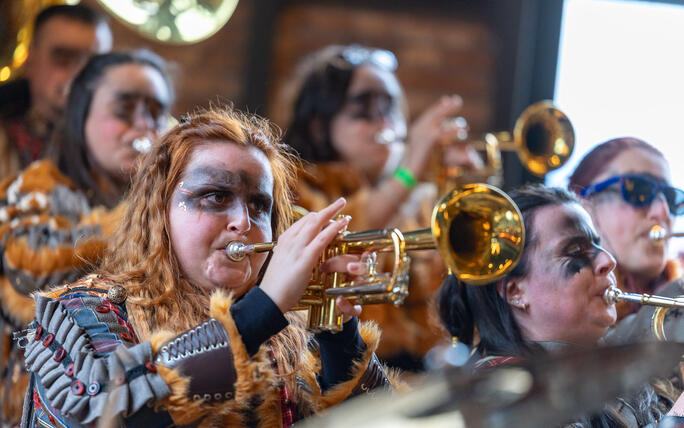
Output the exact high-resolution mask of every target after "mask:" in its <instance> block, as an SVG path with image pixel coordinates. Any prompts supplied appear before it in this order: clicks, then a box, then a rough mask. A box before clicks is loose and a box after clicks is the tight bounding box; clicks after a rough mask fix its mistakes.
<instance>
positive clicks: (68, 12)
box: [33, 4, 107, 36]
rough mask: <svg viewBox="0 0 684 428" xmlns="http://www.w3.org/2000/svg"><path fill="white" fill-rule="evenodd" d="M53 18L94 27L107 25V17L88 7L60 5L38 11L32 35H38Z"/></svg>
mask: <svg viewBox="0 0 684 428" xmlns="http://www.w3.org/2000/svg"><path fill="white" fill-rule="evenodd" d="M55 17H63V18H67V19H71V20H74V21H79V22H82V23H84V24H87V25H92V26H93V27H96V26H98V25H100V24H106V23H107V17H106V16H105V15H103V14H102V13H100V12H97V11H95V10H93V9H91V8H89V7H88V6H85V5H82V4H76V5H68V4H60V5H54V6H49V7H46V8H45V9H43V10H42V11H40V13H39V14H38V15H37V16H36V19H35V21H34V22H33V34H34V36H35V35H36V34H38V33H39V32H40V30H41V28H42V27H43V26H44V25H45V23H46V22H48V21H49V20H50V19H52V18H55Z"/></svg>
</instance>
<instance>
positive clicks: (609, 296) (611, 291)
mask: <svg viewBox="0 0 684 428" xmlns="http://www.w3.org/2000/svg"><path fill="white" fill-rule="evenodd" d="M620 294H621V291H620V289H619V288H617V287H616V286H614V285H611V286H610V287H608V288H606V291H605V292H604V293H603V300H605V302H606V303H607V304H609V305H612V304H613V303H617V302H618V301H619V300H620V299H619V298H618V296H619V295H620Z"/></svg>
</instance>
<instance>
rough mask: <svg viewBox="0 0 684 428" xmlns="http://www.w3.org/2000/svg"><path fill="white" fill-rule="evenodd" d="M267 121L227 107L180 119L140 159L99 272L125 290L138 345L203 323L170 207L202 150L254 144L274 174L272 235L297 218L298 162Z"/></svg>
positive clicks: (199, 294)
mask: <svg viewBox="0 0 684 428" xmlns="http://www.w3.org/2000/svg"><path fill="white" fill-rule="evenodd" d="M279 138H280V132H279V130H278V129H277V128H276V127H275V126H273V125H271V124H270V123H269V122H268V121H267V120H264V119H261V118H259V117H256V116H252V115H248V114H245V113H241V112H239V111H236V110H233V109H232V108H229V107H214V108H211V109H209V110H204V111H200V112H198V113H194V114H190V115H188V116H185V117H183V119H182V121H181V123H179V124H178V125H177V126H176V127H174V128H173V129H171V130H170V131H169V132H167V133H166V134H165V135H164V136H163V137H162V138H161V141H160V142H159V143H158V144H157V145H155V146H154V147H153V149H152V150H151V151H150V153H148V154H147V155H146V156H145V158H144V159H143V162H142V165H141V166H140V168H139V170H138V173H137V175H136V177H135V180H134V182H133V186H132V188H131V191H130V194H129V196H128V198H127V199H126V203H127V204H128V205H127V208H126V213H125V217H124V220H123V224H122V225H121V228H120V230H119V231H118V232H117V233H116V235H115V236H114V238H113V242H112V243H111V245H110V246H109V249H108V251H107V253H106V254H105V258H104V260H103V262H102V264H101V272H102V273H103V274H104V275H106V276H107V277H108V278H110V279H111V280H113V281H114V282H116V283H119V284H121V285H123V286H124V287H125V288H126V289H127V291H128V295H129V298H128V300H127V308H128V311H129V318H130V320H131V322H132V323H133V325H134V327H135V329H136V333H137V334H138V335H139V337H140V338H141V339H143V340H144V339H145V338H147V337H148V336H149V334H150V332H151V331H153V330H155V329H158V328H164V329H167V330H171V331H176V332H181V331H184V330H186V329H188V328H191V327H193V326H194V325H196V324H198V323H200V322H202V321H205V320H206V318H207V316H208V311H209V293H208V292H206V291H204V290H202V289H201V288H200V287H197V286H195V285H193V284H192V283H190V282H189V281H188V280H187V279H185V278H183V276H182V274H181V271H180V268H179V264H178V260H177V259H176V256H175V254H174V251H173V249H172V248H171V244H170V242H171V241H170V237H169V226H168V207H169V204H170V200H171V197H172V194H173V190H174V189H175V188H176V186H177V185H178V183H179V180H180V178H181V177H182V175H183V172H184V169H185V167H186V165H187V163H188V161H189V159H190V157H191V155H192V153H193V150H194V148H195V147H197V146H198V145H200V144H202V143H203V142H206V141H208V140H211V141H219V142H222V141H223V142H225V143H226V144H238V145H241V146H254V147H256V148H258V149H259V150H261V151H262V152H263V153H264V154H265V155H266V157H267V158H268V160H269V163H270V165H271V169H272V172H273V181H274V184H273V199H274V204H273V213H272V229H273V235H274V237H277V236H278V235H279V234H280V233H282V231H283V230H284V229H285V228H286V227H288V226H289V224H290V223H291V219H292V212H291V204H290V202H291V189H292V186H293V184H294V180H295V172H296V168H297V167H298V162H297V160H296V158H295V157H294V156H293V155H291V154H290V152H289V151H288V150H287V149H286V148H285V146H284V145H282V144H281V143H280V140H279Z"/></svg>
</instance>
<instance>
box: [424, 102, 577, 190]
mask: <svg viewBox="0 0 684 428" xmlns="http://www.w3.org/2000/svg"><path fill="white" fill-rule="evenodd" d="M469 144H470V145H471V147H473V148H474V149H475V150H478V151H481V152H482V151H484V152H485V154H486V160H487V166H486V167H485V169H484V171H482V172H476V173H475V174H476V175H477V176H485V177H490V179H489V182H490V183H492V184H494V185H501V183H502V181H503V164H502V161H501V152H502V151H514V152H516V153H517V155H518V157H519V158H520V162H521V163H522V165H523V166H524V167H525V169H527V170H528V171H530V172H531V173H533V174H535V175H537V176H544V175H545V174H547V173H548V172H550V171H553V170H555V169H557V168H560V167H561V166H563V164H565V162H567V160H568V159H569V158H570V155H571V154H572V151H573V150H574V147H575V131H574V129H573V127H572V124H571V122H570V119H568V117H567V116H566V115H565V113H563V112H562V111H560V110H559V109H558V108H556V107H555V106H554V105H553V103H552V102H551V101H548V100H545V101H538V102H536V103H534V104H531V105H530V106H528V107H527V108H526V109H525V110H524V111H523V112H522V113H521V114H520V117H519V118H518V119H517V120H516V121H515V125H514V127H513V133H512V134H511V133H510V132H508V131H503V132H490V133H487V134H486V135H485V137H484V140H483V141H472V142H469ZM463 179H464V174H463V172H462V171H460V170H459V169H458V168H456V169H451V168H445V167H441V168H440V169H439V170H438V172H437V174H436V182H437V185H438V186H439V187H440V189H446V188H451V187H453V185H454V184H455V183H458V182H459V181H462V180H463ZM466 179H467V178H466Z"/></svg>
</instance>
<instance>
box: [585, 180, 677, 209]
mask: <svg viewBox="0 0 684 428" xmlns="http://www.w3.org/2000/svg"><path fill="white" fill-rule="evenodd" d="M615 184H620V190H621V193H622V199H624V201H625V202H627V203H628V204H630V205H632V206H635V207H645V206H648V205H650V204H651V203H652V202H653V199H655V197H656V196H657V195H658V193H662V194H663V196H664V197H665V201H666V202H667V206H668V208H669V210H670V213H672V215H682V214H684V190H681V189H677V188H676V187H672V186H669V185H667V184H665V183H663V182H661V181H657V180H654V179H652V178H650V177H647V176H645V175H638V174H626V175H618V176H615V177H611V178H609V179H607V180H604V181H601V182H600V183H595V184H592V185H590V186H587V187H585V188H584V189H582V191H581V192H580V196H582V197H583V198H588V197H590V196H593V195H595V194H597V193H600V192H602V191H604V190H606V189H608V188H610V187H611V186H613V185H615Z"/></svg>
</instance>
